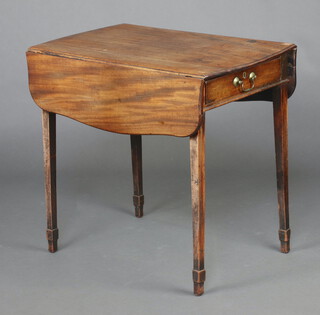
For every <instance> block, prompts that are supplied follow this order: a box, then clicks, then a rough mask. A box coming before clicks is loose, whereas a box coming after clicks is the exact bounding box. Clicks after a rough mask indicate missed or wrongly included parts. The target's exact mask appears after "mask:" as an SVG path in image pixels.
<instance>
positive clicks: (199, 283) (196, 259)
mask: <svg viewBox="0 0 320 315" xmlns="http://www.w3.org/2000/svg"><path fill="white" fill-rule="evenodd" d="M190 169H191V197H192V221H193V224H192V226H193V282H194V294H195V295H202V294H203V292H204V281H205V269H204V251H205V243H204V240H205V211H206V178H205V119H204V118H203V121H202V124H201V127H200V129H199V130H198V132H197V134H195V135H193V136H192V137H190Z"/></svg>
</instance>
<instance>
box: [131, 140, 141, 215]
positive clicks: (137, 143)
mask: <svg viewBox="0 0 320 315" xmlns="http://www.w3.org/2000/svg"><path fill="white" fill-rule="evenodd" d="M130 141H131V158H132V175H133V204H134V207H135V215H136V217H137V218H141V217H142V216H143V205H144V195H143V181H142V139H141V136H140V135H131V136H130Z"/></svg>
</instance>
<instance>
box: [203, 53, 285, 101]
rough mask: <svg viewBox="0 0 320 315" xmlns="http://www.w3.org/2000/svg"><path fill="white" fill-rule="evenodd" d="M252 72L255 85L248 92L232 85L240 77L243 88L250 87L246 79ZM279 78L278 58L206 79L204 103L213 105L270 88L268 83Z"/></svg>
mask: <svg viewBox="0 0 320 315" xmlns="http://www.w3.org/2000/svg"><path fill="white" fill-rule="evenodd" d="M244 72H245V73H246V75H247V78H246V79H243V73H244ZM251 72H254V73H255V74H256V75H257V78H256V79H255V81H254V83H255V86H254V88H253V89H252V90H251V91H250V92H242V91H241V90H240V89H239V88H238V87H235V86H234V85H233V79H234V78H235V77H238V78H240V79H241V80H243V82H244V88H245V89H248V88H250V86H251V84H250V81H249V79H248V77H249V74H250V73H251ZM280 80H281V60H280V58H276V59H273V60H271V61H268V62H264V63H260V64H258V65H257V66H254V67H249V68H244V69H242V70H241V71H237V72H234V73H231V74H228V75H224V76H222V77H219V78H216V79H213V80H210V81H206V93H205V94H206V101H205V102H206V104H205V106H206V107H207V106H210V107H212V105H214V107H218V106H221V105H223V104H226V103H230V102H232V101H235V100H237V99H239V98H244V97H246V96H247V95H250V94H255V93H257V91H261V90H262V89H268V88H270V85H272V84H274V83H277V84H279V82H280Z"/></svg>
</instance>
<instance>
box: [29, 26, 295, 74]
mask: <svg viewBox="0 0 320 315" xmlns="http://www.w3.org/2000/svg"><path fill="white" fill-rule="evenodd" d="M294 47H295V45H293V44H288V43H280V42H271V41H262V40H252V39H245V38H237V37H227V36H218V35H208V34H201V33H193V32H183V31H174V30H168V29H160V28H153V27H146V26H138V25H130V24H119V25H115V26H110V27H105V28H101V29H97V30H93V31H89V32H84V33H80V34H76V35H72V36H68V37H64V38H60V39H56V40H53V41H49V42H46V43H43V44H40V45H36V46H33V47H31V48H29V50H28V51H29V52H36V53H40V54H48V55H55V56H61V57H67V58H73V59H79V60H92V61H97V62H105V63H114V64H123V65H130V66H134V67H139V68H149V69H156V70H159V71H165V72H174V73H176V74H181V75H185V76H191V77H195V78H202V79H206V78H213V77H216V76H219V75H222V74H225V73H228V72H232V71H236V70H237V69H242V68H244V67H247V66H251V65H254V64H257V63H260V62H263V61H266V60H269V59H271V58H274V57H275V56H278V55H281V54H282V53H284V52H286V51H288V50H290V49H293V48H294Z"/></svg>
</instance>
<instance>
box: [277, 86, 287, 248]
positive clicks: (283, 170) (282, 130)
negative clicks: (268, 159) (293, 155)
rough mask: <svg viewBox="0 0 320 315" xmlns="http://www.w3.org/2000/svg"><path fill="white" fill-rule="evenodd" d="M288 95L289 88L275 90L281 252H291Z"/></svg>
mask: <svg viewBox="0 0 320 315" xmlns="http://www.w3.org/2000/svg"><path fill="white" fill-rule="evenodd" d="M287 100H288V94H287V86H286V85H282V86H280V87H277V88H275V89H274V102H273V112H274V135H275V149H276V168H277V190H278V208H279V221H280V229H279V238H280V241H281V252H283V253H288V252H289V250H290V227H289V201H288V101H287Z"/></svg>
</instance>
